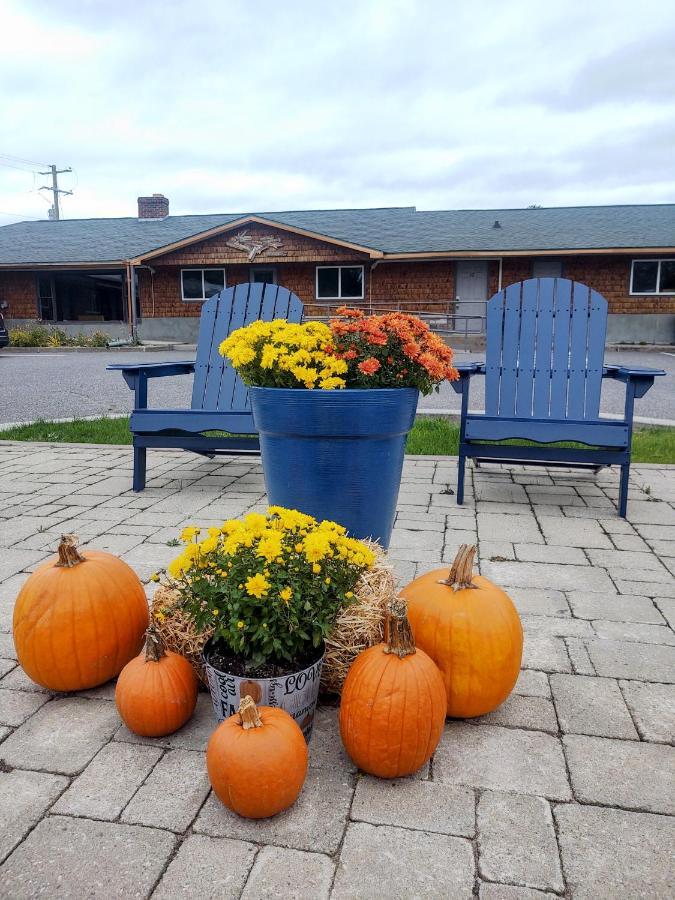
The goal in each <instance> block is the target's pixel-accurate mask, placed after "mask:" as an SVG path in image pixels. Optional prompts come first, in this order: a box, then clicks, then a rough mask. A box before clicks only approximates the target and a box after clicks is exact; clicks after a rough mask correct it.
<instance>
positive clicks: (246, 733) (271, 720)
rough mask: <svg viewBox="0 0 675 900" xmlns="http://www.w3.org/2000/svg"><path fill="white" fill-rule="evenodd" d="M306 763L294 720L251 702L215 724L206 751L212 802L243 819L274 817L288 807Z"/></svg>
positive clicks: (248, 699) (298, 788)
mask: <svg viewBox="0 0 675 900" xmlns="http://www.w3.org/2000/svg"><path fill="white" fill-rule="evenodd" d="M307 760H308V752H307V744H306V743H305V738H304V737H303V734H302V731H301V730H300V727H299V726H298V724H297V723H296V722H295V720H294V719H293V718H291V716H289V714H288V713H287V712H286V711H285V710H283V709H279V708H278V707H272V706H259V707H256V705H255V702H254V700H253V699H252V698H251V697H250V696H246V697H244V698H243V700H242V701H241V703H240V705H239V712H238V713H235V714H234V715H233V716H230V717H229V719H225V721H224V722H221V723H220V725H219V726H218V727H217V728H216V730H215V731H214V732H213V734H212V735H211V738H210V740H209V744H208V747H207V748H206V768H207V770H208V773H209V780H210V782H211V786H212V787H213V790H214V791H215V793H216V796H217V797H219V798H220V800H221V801H222V802H223V803H224V804H225V806H227V807H228V809H231V810H234V812H236V813H239V815H240V816H245V817H246V818H248V819H264V818H267V817H268V816H275V815H276V814H277V813H280V812H281V811H282V810H284V809H288V807H289V806H292V805H293V804H294V803H295V801H296V799H297V797H298V794H299V793H300V791H301V790H302V785H303V784H304V782H305V776H306V775H307Z"/></svg>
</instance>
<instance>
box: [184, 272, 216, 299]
mask: <svg viewBox="0 0 675 900" xmlns="http://www.w3.org/2000/svg"><path fill="white" fill-rule="evenodd" d="M180 280H181V291H182V297H183V300H186V301H188V302H192V301H199V300H208V299H209V297H213V295H214V294H217V293H218V292H219V291H222V290H223V288H224V287H225V269H182V270H181V273H180Z"/></svg>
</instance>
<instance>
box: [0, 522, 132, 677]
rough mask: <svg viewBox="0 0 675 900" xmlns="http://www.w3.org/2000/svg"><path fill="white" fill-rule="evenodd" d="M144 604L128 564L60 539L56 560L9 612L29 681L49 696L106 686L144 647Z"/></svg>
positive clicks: (41, 571)
mask: <svg viewBox="0 0 675 900" xmlns="http://www.w3.org/2000/svg"><path fill="white" fill-rule="evenodd" d="M147 627H148V602H147V600H146V599H145V591H144V590H143V585H142V584H141V582H140V581H139V579H138V576H137V575H136V573H135V572H134V571H133V569H131V568H130V567H129V566H128V565H127V564H126V563H124V562H122V560H121V559H118V558H117V557H116V556H113V555H112V554H111V553H104V552H103V551H101V550H85V551H83V552H82V553H80V552H79V551H78V549H77V539H76V537H75V536H74V535H72V534H69V535H64V536H63V537H62V538H61V543H60V544H59V550H58V557H57V558H56V559H52V560H49V561H48V562H46V563H44V564H43V565H41V566H40V567H39V568H37V569H36V570H35V572H33V574H32V575H31V576H30V578H29V579H28V581H26V583H25V584H24V586H23V588H22V589H21V592H20V593H19V596H18V597H17V600H16V603H15V605H14V644H15V646H16V653H17V656H18V659H19V662H20V664H21V666H22V667H23V669H24V671H25V672H26V674H27V675H28V676H29V677H30V678H32V679H33V681H36V682H37V683H38V684H41V685H42V686H43V687H46V688H49V689H50V690H53V691H80V690H84V689H85V688H91V687H95V686H96V685H97V684H103V683H104V682H106V681H110V679H111V678H114V677H115V675H118V674H119V673H120V672H121V670H122V669H123V667H124V666H125V665H126V664H127V663H128V662H129V660H130V659H131V658H132V657H134V656H135V655H136V654H137V653H138V651H139V650H140V649H141V646H142V645H143V633H144V632H145V629H146V628H147Z"/></svg>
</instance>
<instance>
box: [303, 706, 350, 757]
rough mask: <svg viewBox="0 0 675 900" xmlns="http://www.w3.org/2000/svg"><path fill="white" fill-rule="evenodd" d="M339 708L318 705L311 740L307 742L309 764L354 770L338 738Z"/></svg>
mask: <svg viewBox="0 0 675 900" xmlns="http://www.w3.org/2000/svg"><path fill="white" fill-rule="evenodd" d="M338 719H339V710H338V709H337V708H335V707H331V706H318V707H317V709H316V713H315V715H314V725H313V728H312V740H311V741H310V744H309V764H310V766H317V767H319V768H329V769H334V768H339V769H342V770H343V771H345V772H356V766H355V765H354V763H353V762H352V761H351V759H350V758H349V756H348V754H347V751H346V750H345V748H344V745H343V743H342V740H341V739H340V725H339V721H338Z"/></svg>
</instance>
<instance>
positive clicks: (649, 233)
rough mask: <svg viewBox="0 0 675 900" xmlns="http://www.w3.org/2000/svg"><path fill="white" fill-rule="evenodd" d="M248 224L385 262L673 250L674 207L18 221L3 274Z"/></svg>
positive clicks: (5, 242) (0, 233)
mask: <svg viewBox="0 0 675 900" xmlns="http://www.w3.org/2000/svg"><path fill="white" fill-rule="evenodd" d="M246 215H255V216H258V217H260V218H264V219H266V220H268V221H270V222H272V223H275V222H276V223H279V224H281V225H288V226H291V227H295V228H300V229H303V230H305V231H309V232H312V233H315V234H316V235H317V236H321V235H323V236H325V237H330V238H333V239H334V240H337V241H344V242H347V243H351V244H359V245H361V246H363V247H368V248H371V249H373V250H378V251H381V252H383V253H386V254H389V253H434V252H449V253H462V252H494V253H495V255H499V253H502V252H514V251H523V252H524V253H527V252H531V251H540V252H542V251H543V252H551V253H554V252H556V251H564V250H594V249H598V250H600V249H614V248H616V249H621V248H626V249H636V250H637V249H640V248H655V249H658V248H662V247H663V248H665V247H669V248H672V247H675V204H662V205H635V206H569V207H555V208H543V209H460V210H436V211H418V210H416V209H415V208H414V207H391V208H382V209H328V210H298V211H291V212H267V213H223V214H213V215H196V216H167V217H166V218H165V219H137V218H118V219H64V220H61V221H58V222H54V221H40V222H17V223H15V224H12V225H5V226H3V227H0V265H4V266H7V265H16V266H27V265H32V264H35V265H40V264H49V263H53V264H59V263H60V264H68V263H73V264H74V263H99V264H100V263H106V262H119V261H124V260H127V259H136V258H138V257H142V256H144V255H145V254H148V253H151V252H153V251H156V250H159V249H161V248H162V247H167V246H169V245H171V244H173V243H175V242H176V241H182V240H185V239H186V238H190V237H197V236H198V235H200V234H202V233H203V232H205V231H209V230H210V229H212V228H216V227H218V226H220V225H226V224H227V223H228V222H233V221H235V220H238V219H241V218H244V217H245V216H246Z"/></svg>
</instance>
